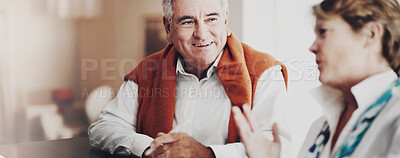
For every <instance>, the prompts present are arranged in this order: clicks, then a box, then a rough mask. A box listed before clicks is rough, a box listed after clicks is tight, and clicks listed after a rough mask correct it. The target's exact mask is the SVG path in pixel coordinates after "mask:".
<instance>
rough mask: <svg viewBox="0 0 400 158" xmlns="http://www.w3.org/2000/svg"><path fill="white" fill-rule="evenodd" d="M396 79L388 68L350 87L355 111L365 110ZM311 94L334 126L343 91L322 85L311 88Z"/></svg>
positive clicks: (338, 113) (331, 125) (339, 112)
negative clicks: (355, 104) (355, 105)
mask: <svg viewBox="0 0 400 158" xmlns="http://www.w3.org/2000/svg"><path fill="white" fill-rule="evenodd" d="M396 79H397V74H396V73H395V72H394V71H393V70H388V71H385V72H382V73H379V74H376V75H372V76H370V77H368V78H366V79H365V80H363V81H361V82H360V83H358V84H356V85H354V86H353V87H351V89H350V90H351V93H352V94H353V95H354V97H355V99H356V101H357V104H358V108H357V110H356V111H365V109H367V108H368V107H369V106H371V105H372V104H374V103H375V102H376V101H377V100H378V98H379V97H380V96H381V95H382V94H383V93H384V92H385V91H386V90H388V89H389V88H390V86H391V85H392V84H393V82H394V81H395V80H396ZM311 94H312V95H313V96H314V98H315V99H316V101H317V102H318V103H319V104H320V105H321V106H322V109H323V113H324V116H325V117H326V119H327V121H328V124H329V126H330V127H333V128H334V127H336V122H337V120H338V118H339V117H340V114H341V112H342V110H343V100H344V98H343V93H342V92H341V91H339V90H338V89H334V88H332V87H329V86H326V85H322V86H320V87H318V88H316V89H314V90H312V91H311ZM338 105H340V106H338ZM357 113H359V112H357Z"/></svg>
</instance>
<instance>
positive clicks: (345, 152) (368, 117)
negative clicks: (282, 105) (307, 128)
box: [306, 78, 400, 158]
mask: <svg viewBox="0 0 400 158" xmlns="http://www.w3.org/2000/svg"><path fill="white" fill-rule="evenodd" d="M399 86H400V78H399V79H397V81H396V82H395V83H394V84H393V86H391V88H390V89H389V90H387V91H386V92H385V93H383V95H382V96H381V97H380V98H379V99H378V100H377V101H376V102H375V103H374V104H373V105H372V106H370V107H369V108H368V109H367V110H366V111H365V112H364V113H362V114H361V115H360V117H359V118H358V120H357V122H356V123H355V125H354V127H353V129H352V130H351V132H350V135H349V136H348V138H347V140H346V142H345V143H344V145H343V146H342V147H341V148H340V150H339V152H338V153H337V154H336V155H335V157H337V158H343V157H350V156H351V155H352V154H353V152H354V151H355V150H356V149H357V147H358V145H359V144H360V142H361V140H362V138H363V137H364V135H365V133H367V131H368V129H369V127H371V125H372V123H373V122H374V120H375V118H376V117H377V116H378V115H379V113H380V112H381V111H382V110H383V108H384V107H385V106H386V105H387V103H388V102H389V100H390V99H391V98H392V91H393V89H394V88H396V87H399ZM329 136H330V132H329V125H328V122H326V121H325V124H324V126H323V127H322V129H321V132H320V133H319V134H318V136H317V138H316V139H315V141H314V144H313V145H312V146H311V147H310V149H309V151H308V154H307V156H306V157H307V158H314V157H315V158H319V157H320V154H321V152H322V151H323V149H324V147H325V145H326V143H327V142H328V140H329Z"/></svg>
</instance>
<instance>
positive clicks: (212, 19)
mask: <svg viewBox="0 0 400 158" xmlns="http://www.w3.org/2000/svg"><path fill="white" fill-rule="evenodd" d="M208 21H217V18H210V19H208Z"/></svg>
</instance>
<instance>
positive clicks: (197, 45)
mask: <svg viewBox="0 0 400 158" xmlns="http://www.w3.org/2000/svg"><path fill="white" fill-rule="evenodd" d="M213 43H214V42H210V43H206V44H192V45H193V46H195V47H207V46H209V45H211V44H213Z"/></svg>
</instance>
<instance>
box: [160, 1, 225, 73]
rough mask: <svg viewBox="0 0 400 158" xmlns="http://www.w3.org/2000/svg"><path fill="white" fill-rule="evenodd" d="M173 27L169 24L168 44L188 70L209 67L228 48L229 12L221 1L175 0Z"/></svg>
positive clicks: (167, 25) (167, 27)
mask: <svg viewBox="0 0 400 158" xmlns="http://www.w3.org/2000/svg"><path fill="white" fill-rule="evenodd" d="M172 8H173V11H174V15H173V17H172V24H168V22H167V24H166V25H165V27H166V29H167V38H168V41H169V42H171V43H173V44H174V46H175V48H176V50H177V51H178V52H179V53H180V54H181V55H182V56H183V58H184V60H185V64H186V66H188V67H199V66H200V67H208V66H209V65H210V64H211V63H212V62H214V60H215V59H216V58H217V56H218V55H219V53H220V52H221V51H222V49H223V48H224V47H225V44H226V40H227V13H223V11H222V6H221V2H220V0H174V1H173V4H172Z"/></svg>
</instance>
